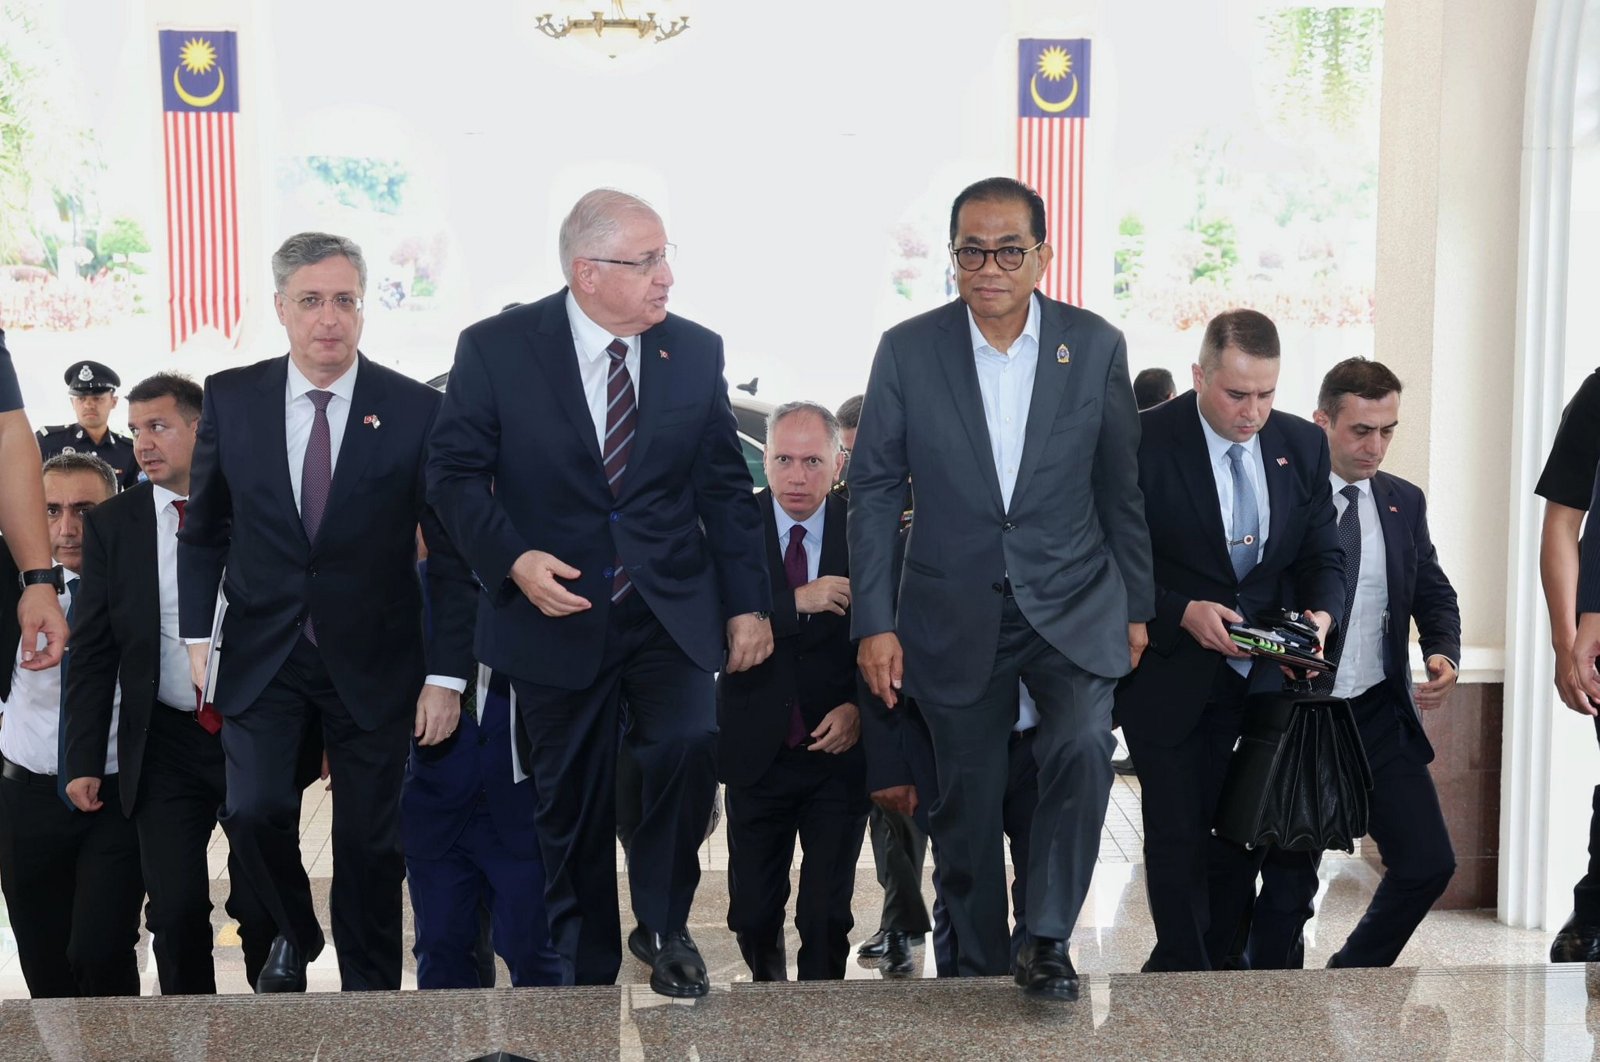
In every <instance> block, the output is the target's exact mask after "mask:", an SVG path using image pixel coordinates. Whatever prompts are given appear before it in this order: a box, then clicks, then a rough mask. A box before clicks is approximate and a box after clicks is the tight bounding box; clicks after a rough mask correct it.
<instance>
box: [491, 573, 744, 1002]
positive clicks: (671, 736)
mask: <svg viewBox="0 0 1600 1062" xmlns="http://www.w3.org/2000/svg"><path fill="white" fill-rule="evenodd" d="M605 638H606V642H605V647H604V650H603V651H602V653H601V658H600V668H599V672H598V675H597V676H596V678H595V681H594V683H593V684H592V685H590V686H588V687H586V688H584V689H579V690H567V689H560V688H557V687H555V686H543V685H539V684H537V683H532V682H525V681H523V680H521V679H517V678H513V679H512V688H513V689H515V690H516V692H517V704H518V707H519V708H520V710H521V712H522V722H523V730H524V733H525V734H526V737H527V740H528V742H529V746H530V749H529V753H530V756H531V760H528V761H526V762H531V764H532V768H531V771H530V773H531V774H532V775H533V781H534V785H535V786H536V787H537V794H538V796H537V799H538V804H537V807H536V809H535V812H534V821H535V823H536V824H537V826H538V830H539V849H540V852H541V854H542V855H543V857H544V867H545V910H546V913H547V914H548V915H549V918H550V937H551V940H552V941H553V942H554V944H555V948H556V951H557V952H558V953H559V954H560V955H561V958H562V962H563V964H564V967H565V969H564V970H563V974H562V980H563V983H564V984H581V985H595V984H611V983H613V982H615V981H616V979H617V971H618V970H619V969H621V966H622V928H621V922H620V920H619V918H618V914H617V871H616V822H617V777H616V767H617V727H618V725H619V723H618V720H619V714H618V713H619V711H620V703H621V701H622V699H623V698H626V699H627V702H628V729H627V731H626V733H625V734H624V735H623V740H624V741H625V742H626V743H627V745H628V747H629V749H630V750H631V751H632V753H633V756H634V758H635V759H637V760H638V763H639V770H640V777H641V780H642V785H641V790H642V792H641V807H642V813H641V815H640V817H639V827H638V831H637V833H636V834H635V836H634V838H633V843H632V844H631V845H630V846H629V849H628V882H629V885H630V887H631V889H632V901H633V910H634V913H635V914H636V915H637V916H638V918H639V920H640V922H641V923H642V924H643V925H644V927H645V928H646V929H647V930H649V931H652V932H656V933H667V932H673V931H675V930H679V929H683V928H684V927H685V926H687V924H688V921H689V907H690V904H692V903H693V901H694V891H695V887H696V886H697V885H698V884H699V883H700V857H699V849H700V844H701V842H702V841H703V840H704V839H705V831H706V822H707V821H708V820H709V818H710V815H711V802H712V798H713V794H714V793H715V791H716V785H717V781H716V768H715V763H714V759H713V755H714V748H715V742H716V732H717V711H716V701H715V688H714V686H713V676H712V674H711V673H710V672H709V671H703V670H701V669H700V668H699V667H696V666H695V664H694V662H693V661H691V660H690V659H689V658H688V657H687V656H685V655H684V654H683V650H681V649H679V648H678V645H677V643H676V642H674V641H673V640H672V636H671V635H669V634H668V633H667V632H666V629H665V628H664V627H662V626H661V623H660V622H659V621H658V620H657V619H656V618H655V616H654V615H653V614H652V613H651V612H650V609H649V606H647V605H646V604H645V603H644V601H643V599H642V597H641V596H640V594H639V592H638V590H637V589H636V590H634V591H633V592H632V593H630V594H628V595H627V596H626V597H624V598H623V599H622V600H621V601H620V602H618V603H617V604H615V605H612V606H611V613H610V616H609V617H608V618H607V621H606V635H605Z"/></svg>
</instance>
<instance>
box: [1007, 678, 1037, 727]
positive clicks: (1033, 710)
mask: <svg viewBox="0 0 1600 1062" xmlns="http://www.w3.org/2000/svg"><path fill="white" fill-rule="evenodd" d="M1038 725H1039V706H1038V705H1037V704H1035V703H1034V701H1033V694H1031V693H1029V692H1028V687H1027V684H1026V683H1023V682H1018V683H1017V725H1016V726H1014V727H1012V728H1011V729H1012V730H1014V731H1016V732H1017V733H1019V734H1021V733H1024V732H1026V731H1029V730H1032V729H1033V728H1034V727H1036V726H1038Z"/></svg>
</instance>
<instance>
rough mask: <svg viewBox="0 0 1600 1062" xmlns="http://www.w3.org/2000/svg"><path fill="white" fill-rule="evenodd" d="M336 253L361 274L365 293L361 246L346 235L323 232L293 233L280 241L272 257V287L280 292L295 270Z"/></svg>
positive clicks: (364, 267) (365, 279)
mask: <svg viewBox="0 0 1600 1062" xmlns="http://www.w3.org/2000/svg"><path fill="white" fill-rule="evenodd" d="M336 255H343V256H344V257H346V258H348V259H350V264H351V265H353V266H355V267H356V272H357V273H358V274H360V276H361V293H362V294H366V291H367V260H366V259H365V258H363V257H361V248H360V247H359V246H358V245H357V244H356V241H354V240H352V239H350V237H348V236H335V235H333V234H332V233H327V232H297V233H295V234H294V235H293V236H290V237H289V238H288V239H287V240H284V241H283V246H282V247H279V248H278V250H277V252H276V253H275V254H273V256H272V286H273V287H274V288H276V289H277V290H278V291H279V292H280V293H282V292H283V290H284V287H285V285H287V284H288V283H289V278H290V277H291V276H293V275H294V271H295V270H297V269H299V268H301V267H302V266H308V265H315V264H316V263H318V262H320V261H322V260H323V259H324V258H333V257H334V256H336Z"/></svg>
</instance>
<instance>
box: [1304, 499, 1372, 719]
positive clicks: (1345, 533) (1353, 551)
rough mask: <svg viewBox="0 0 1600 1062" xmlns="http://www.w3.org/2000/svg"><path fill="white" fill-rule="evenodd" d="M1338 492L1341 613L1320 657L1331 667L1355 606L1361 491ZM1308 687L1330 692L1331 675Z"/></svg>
mask: <svg viewBox="0 0 1600 1062" xmlns="http://www.w3.org/2000/svg"><path fill="white" fill-rule="evenodd" d="M1339 493H1340V494H1342V495H1343V496H1344V499H1345V507H1344V515H1343V516H1341V517H1339V548H1341V549H1343V550H1344V612H1342V613H1340V615H1339V616H1338V620H1339V626H1338V628H1337V629H1336V630H1335V631H1334V632H1333V637H1332V638H1330V639H1329V642H1330V643H1331V644H1330V645H1329V646H1328V649H1327V652H1326V653H1325V654H1324V655H1325V656H1326V657H1327V658H1328V660H1329V661H1330V662H1331V663H1334V664H1338V663H1339V658H1340V657H1341V656H1343V655H1344V639H1345V635H1347V634H1348V633H1349V632H1350V612H1351V610H1352V609H1353V608H1354V607H1355V603H1356V582H1357V581H1358V580H1359V579H1360V578H1361V506H1360V501H1361V488H1360V487H1358V486H1356V485H1355V484H1354V483H1352V484H1350V485H1349V486H1347V487H1345V488H1343V489H1342V490H1340V491H1339ZM1311 688H1312V689H1314V690H1316V692H1318V693H1332V692H1333V676H1332V675H1319V676H1318V677H1317V681H1316V682H1314V683H1312V685H1311Z"/></svg>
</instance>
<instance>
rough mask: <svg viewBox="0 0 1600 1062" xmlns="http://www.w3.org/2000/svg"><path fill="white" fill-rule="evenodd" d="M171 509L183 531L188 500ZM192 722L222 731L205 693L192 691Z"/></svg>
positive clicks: (219, 718)
mask: <svg viewBox="0 0 1600 1062" xmlns="http://www.w3.org/2000/svg"><path fill="white" fill-rule="evenodd" d="M172 507H173V508H174V509H176V510H178V530H179V531H182V530H183V516H184V512H183V511H184V510H185V509H187V508H188V507H189V499H187V498H174V499H172ZM194 707H195V713H194V721H195V722H197V723H199V724H200V725H201V726H202V727H204V728H205V731H206V733H208V734H216V733H219V732H220V731H221V730H222V713H221V712H219V711H217V709H216V707H215V706H214V705H210V704H207V703H206V691H205V690H195V691H194Z"/></svg>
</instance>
